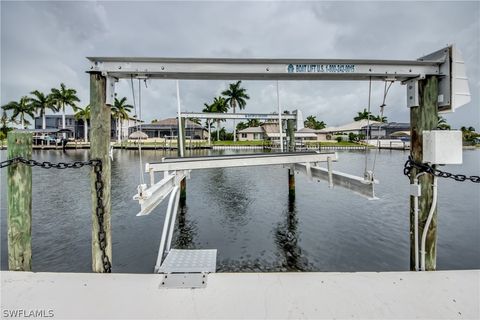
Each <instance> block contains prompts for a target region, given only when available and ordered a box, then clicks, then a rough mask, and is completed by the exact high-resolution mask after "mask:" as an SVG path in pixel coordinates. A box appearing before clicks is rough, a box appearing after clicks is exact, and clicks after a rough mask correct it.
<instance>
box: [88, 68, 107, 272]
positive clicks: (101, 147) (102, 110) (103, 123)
mask: <svg viewBox="0 0 480 320" xmlns="http://www.w3.org/2000/svg"><path fill="white" fill-rule="evenodd" d="M105 99H106V78H105V77H104V76H102V75H101V74H100V73H98V72H92V73H90V106H91V117H90V119H91V120H90V121H91V128H90V157H91V159H100V160H102V175H101V176H102V182H103V190H102V195H103V228H104V230H105V241H106V248H105V253H106V256H107V257H108V259H109V261H110V262H111V261H112V235H111V222H110V210H111V205H110V191H111V190H110V189H111V186H110V184H111V171H110V156H109V154H110V134H111V133H110V126H111V111H110V106H107V105H106V103H105ZM95 184H96V174H95V172H94V170H93V169H92V174H91V185H92V270H93V271H94V272H105V271H106V270H105V268H104V264H103V261H102V250H101V247H100V239H99V235H98V231H99V229H100V224H99V221H98V218H97V208H98V203H97V194H96V188H95Z"/></svg>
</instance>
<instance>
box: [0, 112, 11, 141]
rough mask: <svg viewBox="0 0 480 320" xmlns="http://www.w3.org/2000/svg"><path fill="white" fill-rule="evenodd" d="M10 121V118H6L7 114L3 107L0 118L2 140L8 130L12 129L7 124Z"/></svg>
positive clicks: (0, 138) (0, 136)
mask: <svg viewBox="0 0 480 320" xmlns="http://www.w3.org/2000/svg"><path fill="white" fill-rule="evenodd" d="M9 123H10V120H9V119H8V116H7V111H5V109H3V110H2V117H1V118H0V125H1V126H0V140H3V139H5V138H6V137H7V134H8V131H10V130H12V128H10V127H9V126H8V124H9Z"/></svg>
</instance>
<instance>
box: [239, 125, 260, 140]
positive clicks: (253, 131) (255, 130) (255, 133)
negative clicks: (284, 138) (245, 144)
mask: <svg viewBox="0 0 480 320" xmlns="http://www.w3.org/2000/svg"><path fill="white" fill-rule="evenodd" d="M264 139H265V132H264V130H263V128H262V127H248V128H246V129H243V130H240V131H237V140H238V141H259V140H264Z"/></svg>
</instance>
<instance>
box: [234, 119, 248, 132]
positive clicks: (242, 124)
mask: <svg viewBox="0 0 480 320" xmlns="http://www.w3.org/2000/svg"><path fill="white" fill-rule="evenodd" d="M248 127H249V125H248V123H245V122H243V121H242V122H239V123H237V130H238V131H240V130H243V129H247V128H248Z"/></svg>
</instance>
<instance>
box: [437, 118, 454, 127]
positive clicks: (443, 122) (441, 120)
mask: <svg viewBox="0 0 480 320" xmlns="http://www.w3.org/2000/svg"><path fill="white" fill-rule="evenodd" d="M437 128H438V129H440V130H450V129H451V127H450V125H449V124H448V123H447V119H445V118H444V117H442V116H439V117H438V122H437Z"/></svg>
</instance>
